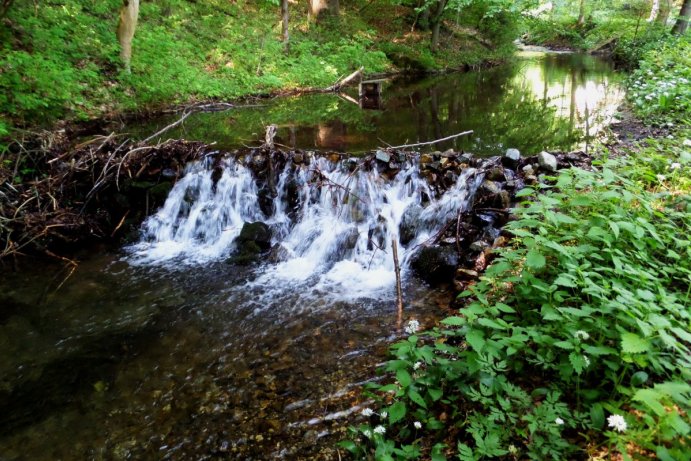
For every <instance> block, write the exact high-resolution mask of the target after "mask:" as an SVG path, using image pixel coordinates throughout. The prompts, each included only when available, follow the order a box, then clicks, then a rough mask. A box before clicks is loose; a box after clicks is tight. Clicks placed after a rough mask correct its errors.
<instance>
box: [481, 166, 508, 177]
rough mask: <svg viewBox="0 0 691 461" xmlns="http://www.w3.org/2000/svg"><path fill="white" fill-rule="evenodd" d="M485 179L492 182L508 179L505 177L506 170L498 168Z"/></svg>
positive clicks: (493, 169)
mask: <svg viewBox="0 0 691 461" xmlns="http://www.w3.org/2000/svg"><path fill="white" fill-rule="evenodd" d="M485 177H486V178H487V179H489V180H490V181H504V180H505V179H506V178H505V177H504V169H503V168H501V167H498V166H496V167H494V168H492V169H491V170H489V171H488V172H487V174H486V175H485Z"/></svg>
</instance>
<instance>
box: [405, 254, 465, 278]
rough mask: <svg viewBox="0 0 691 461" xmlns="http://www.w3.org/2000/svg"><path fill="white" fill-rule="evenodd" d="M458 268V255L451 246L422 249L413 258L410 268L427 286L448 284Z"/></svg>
mask: <svg viewBox="0 0 691 461" xmlns="http://www.w3.org/2000/svg"><path fill="white" fill-rule="evenodd" d="M457 266H458V253H457V252H456V249H455V247H453V246H444V247H436V246H434V247H432V246H431V247H424V248H422V249H420V251H418V252H417V253H416V254H415V255H414V256H413V260H412V263H411V267H412V268H413V270H414V271H415V274H417V276H418V277H420V278H421V279H423V280H424V281H426V282H427V283H429V284H432V285H434V284H438V283H444V282H450V281H451V280H452V279H453V277H454V275H455V273H456V267H457Z"/></svg>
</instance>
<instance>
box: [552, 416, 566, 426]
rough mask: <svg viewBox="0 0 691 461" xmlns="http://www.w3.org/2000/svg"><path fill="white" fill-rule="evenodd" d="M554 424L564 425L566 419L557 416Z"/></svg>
mask: <svg viewBox="0 0 691 461" xmlns="http://www.w3.org/2000/svg"><path fill="white" fill-rule="evenodd" d="M554 424H556V425H557V426H563V425H564V420H563V419H561V418H557V419H555V420H554Z"/></svg>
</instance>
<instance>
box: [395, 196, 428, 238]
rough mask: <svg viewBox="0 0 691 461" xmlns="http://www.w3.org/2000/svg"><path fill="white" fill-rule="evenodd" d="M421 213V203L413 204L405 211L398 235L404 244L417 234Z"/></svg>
mask: <svg viewBox="0 0 691 461" xmlns="http://www.w3.org/2000/svg"><path fill="white" fill-rule="evenodd" d="M421 213H422V207H421V206H420V205H411V206H409V207H408V208H406V210H405V211H404V212H403V216H401V223H400V224H399V225H398V235H399V237H400V240H401V244H402V245H407V244H408V243H410V242H411V241H412V240H413V239H414V238H415V236H416V235H417V231H418V229H419V227H420V214H421Z"/></svg>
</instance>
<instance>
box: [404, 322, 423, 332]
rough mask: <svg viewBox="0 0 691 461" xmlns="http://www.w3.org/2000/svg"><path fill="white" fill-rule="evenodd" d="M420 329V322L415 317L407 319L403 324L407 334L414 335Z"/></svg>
mask: <svg viewBox="0 0 691 461" xmlns="http://www.w3.org/2000/svg"><path fill="white" fill-rule="evenodd" d="M419 329H420V322H418V321H417V320H415V319H412V320H411V321H409V322H408V323H407V324H406V326H405V332H406V333H407V334H409V335H414V334H415V333H417V331H418V330H419Z"/></svg>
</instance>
